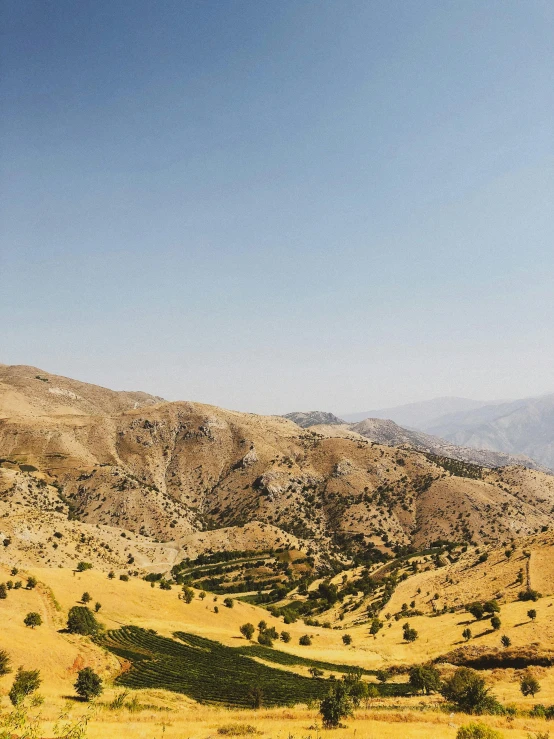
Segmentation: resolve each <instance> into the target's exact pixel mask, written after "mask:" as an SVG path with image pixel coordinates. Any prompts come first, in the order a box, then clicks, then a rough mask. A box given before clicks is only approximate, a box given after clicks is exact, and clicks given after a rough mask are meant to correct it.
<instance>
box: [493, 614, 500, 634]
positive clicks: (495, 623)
mask: <svg viewBox="0 0 554 739" xmlns="http://www.w3.org/2000/svg"><path fill="white" fill-rule="evenodd" d="M491 626H492V628H493V629H494V630H495V631H498V629H499V628H500V627H501V626H502V621H501V620H500V619H499V618H498V616H493V617H492V618H491Z"/></svg>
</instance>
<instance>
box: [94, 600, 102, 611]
mask: <svg viewBox="0 0 554 739" xmlns="http://www.w3.org/2000/svg"><path fill="white" fill-rule="evenodd" d="M101 608H102V603H98V601H97V602H96V603H95V604H94V610H95V612H96V613H98V611H99V610H100V609H101Z"/></svg>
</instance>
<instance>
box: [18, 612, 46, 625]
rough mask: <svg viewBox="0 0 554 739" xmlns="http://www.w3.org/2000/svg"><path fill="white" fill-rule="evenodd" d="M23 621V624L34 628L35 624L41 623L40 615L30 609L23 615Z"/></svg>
mask: <svg viewBox="0 0 554 739" xmlns="http://www.w3.org/2000/svg"><path fill="white" fill-rule="evenodd" d="M23 623H24V624H25V626H30V627H31V628H32V629H34V628H35V626H41V625H42V616H41V615H40V613H37V612H36V611H31V612H30V613H28V614H27V615H26V616H25V618H24V619H23Z"/></svg>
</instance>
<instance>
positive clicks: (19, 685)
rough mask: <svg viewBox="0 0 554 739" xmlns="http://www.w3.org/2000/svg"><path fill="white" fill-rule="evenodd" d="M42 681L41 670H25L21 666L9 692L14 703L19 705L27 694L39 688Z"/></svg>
mask: <svg viewBox="0 0 554 739" xmlns="http://www.w3.org/2000/svg"><path fill="white" fill-rule="evenodd" d="M41 683H42V680H41V679H40V671H39V670H24V669H23V668H22V667H19V668H18V670H17V672H16V674H15V679H14V681H13V685H12V687H11V688H10V692H9V697H10V701H11V702H12V705H14V706H18V705H19V704H20V703H21V702H22V701H23V700H25V698H26V697H27V696H29V695H31V694H32V693H34V692H35V690H38V688H39V687H40V684H41Z"/></svg>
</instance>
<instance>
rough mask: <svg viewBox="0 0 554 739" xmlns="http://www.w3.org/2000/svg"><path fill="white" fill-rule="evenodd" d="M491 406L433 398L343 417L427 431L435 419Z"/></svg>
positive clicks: (487, 403)
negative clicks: (371, 419) (393, 423)
mask: <svg viewBox="0 0 554 739" xmlns="http://www.w3.org/2000/svg"><path fill="white" fill-rule="evenodd" d="M489 404H490V403H489V402H487V401H480V400H469V399H468V398H450V397H445V398H433V399H432V400H424V401H422V402H419V403H408V404H407V405H398V406H394V407H392V408H379V409H377V410H372V411H365V412H362V413H343V414H342V417H343V418H345V419H346V420H347V421H350V422H351V423H354V422H358V421H363V420H364V419H365V418H382V419H388V420H391V421H394V422H395V423H397V424H398V425H399V426H409V427H413V428H419V429H423V430H425V428H426V427H427V426H428V425H429V424H432V423H433V422H434V421H435V419H438V418H441V417H442V416H445V415H446V414H448V413H460V412H465V411H471V410H474V409H476V408H481V407H482V406H485V405H489Z"/></svg>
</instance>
